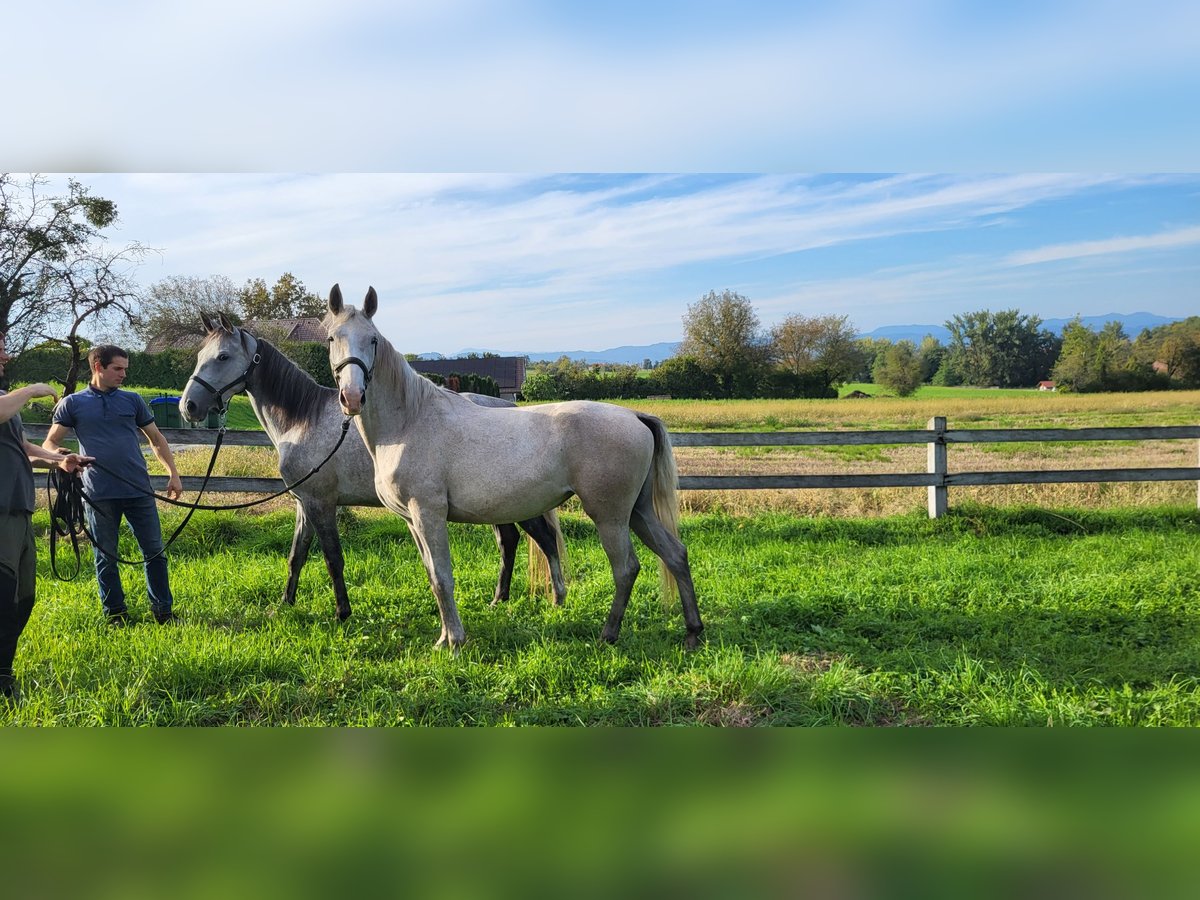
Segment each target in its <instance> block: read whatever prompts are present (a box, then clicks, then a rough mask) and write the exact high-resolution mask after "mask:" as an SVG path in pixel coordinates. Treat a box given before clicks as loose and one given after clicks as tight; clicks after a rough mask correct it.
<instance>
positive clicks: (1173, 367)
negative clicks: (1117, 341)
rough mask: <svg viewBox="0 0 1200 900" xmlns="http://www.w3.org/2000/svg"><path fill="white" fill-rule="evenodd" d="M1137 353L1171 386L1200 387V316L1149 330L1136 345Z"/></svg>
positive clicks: (1144, 365) (1140, 360)
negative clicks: (1171, 384) (1172, 384)
mask: <svg viewBox="0 0 1200 900" xmlns="http://www.w3.org/2000/svg"><path fill="white" fill-rule="evenodd" d="M1133 353H1134V356H1135V358H1136V359H1137V360H1138V362H1139V363H1140V364H1141V365H1142V366H1143V367H1148V368H1151V369H1154V370H1157V371H1160V372H1161V373H1162V374H1163V375H1164V376H1165V377H1166V378H1167V379H1168V380H1169V382H1170V383H1174V384H1179V385H1181V386H1184V387H1200V316H1190V317H1189V318H1187V319H1184V320H1183V321H1181V322H1171V323H1170V324H1168V325H1160V326H1158V327H1157V328H1148V329H1146V330H1145V331H1143V332H1142V333H1141V334H1139V335H1138V337H1137V340H1136V341H1134V342H1133Z"/></svg>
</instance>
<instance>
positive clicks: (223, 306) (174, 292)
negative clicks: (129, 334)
mask: <svg viewBox="0 0 1200 900" xmlns="http://www.w3.org/2000/svg"><path fill="white" fill-rule="evenodd" d="M201 312H207V313H209V314H212V313H214V312H224V313H226V314H227V315H229V316H231V317H232V318H233V320H234V321H235V322H239V321H241V319H242V318H243V317H242V315H241V309H240V306H239V302H238V291H237V288H235V287H234V285H233V282H232V281H231V280H230V279H228V278H226V277H225V276H224V275H210V276H209V277H208V278H195V277H192V276H187V275H172V276H170V277H169V278H164V279H162V280H161V281H157V282H155V283H154V284H152V285H151V286H150V289H149V291H147V293H146V296H145V297H143V298H142V304H141V308H140V310H139V311H138V315H137V320H136V321H135V323H134V326H133V330H134V333H135V334H136V335H137V336H138V338H139V339H140V340H141V341H142V343H143V344H146V343H147V342H149V341H150V340H152V339H155V338H158V339H160V340H163V341H166V342H167V343H168V344H170V343H172V342H174V341H176V340H177V339H178V338H180V337H183V336H184V335H188V334H196V335H202V334H204V326H203V325H202V324H201V323H200V313H201Z"/></svg>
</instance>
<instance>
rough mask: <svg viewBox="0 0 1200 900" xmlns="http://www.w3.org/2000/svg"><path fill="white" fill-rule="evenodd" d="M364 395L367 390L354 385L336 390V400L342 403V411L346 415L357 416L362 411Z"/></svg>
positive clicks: (365, 395)
mask: <svg viewBox="0 0 1200 900" xmlns="http://www.w3.org/2000/svg"><path fill="white" fill-rule="evenodd" d="M366 397H367V392H366V391H364V390H362V388H359V387H355V386H354V385H350V386H348V387H344V388H342V389H341V390H340V391H338V402H339V403H340V404H341V405H342V412H344V413H345V414H346V415H348V416H357V415H359V414H360V413H361V412H362V405H363V401H364V400H365V399H366Z"/></svg>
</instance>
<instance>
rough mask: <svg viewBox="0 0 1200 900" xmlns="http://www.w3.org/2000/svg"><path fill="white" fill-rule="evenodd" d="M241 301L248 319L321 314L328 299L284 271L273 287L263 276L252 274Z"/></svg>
mask: <svg viewBox="0 0 1200 900" xmlns="http://www.w3.org/2000/svg"><path fill="white" fill-rule="evenodd" d="M238 302H239V305H240V307H241V311H242V314H243V315H244V316H245V317H246V319H247V321H255V322H265V321H268V320H270V319H296V318H303V317H314V318H320V317H321V316H323V315H324V314H325V301H324V300H322V299H321V298H320V297H318V296H317V295H316V294H314V293H312V292H311V291H309V290H308V288H306V287H305V286H304V282H302V281H301V280H300V279H299V278H297V277H296V276H295V275H293V274H292V273H291V272H284V273H283V274H282V275H280V276H279V280H278V281H276V282H275V284H273V285H272V286H271V287H270V288H268V287H267V283H266V282H265V281H263V280H262V279H261V278H250V279H247V280H246V284H245V285H244V286H243V287H242V289H241V290H240V291H238Z"/></svg>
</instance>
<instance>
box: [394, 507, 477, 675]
mask: <svg viewBox="0 0 1200 900" xmlns="http://www.w3.org/2000/svg"><path fill="white" fill-rule="evenodd" d="M408 511H409V515H410V516H411V517H412V518H411V520H410V521H409V525H408V527H409V529H410V530H411V531H412V534H413V540H415V541H416V544H417V547H418V549H419V550H420V551H421V561H422V562H423V563H425V571H426V573H428V575H429V586H430V587H431V588H433V596H434V598H435V599H436V600H437V605H438V614H439V615H440V616H441V619H442V634H441V637H439V638H438V640H437V643H436V644H434V646H435V647H449V648H450V649H451V650H452V651H453V652H454V653H455V654H457V653H458V651H459V648H460V647H462V645H463V644H464V643H465V642H466V640H467V634H466V631H465V630H464V629H463V624H462V620H461V619H459V617H458V607H457V606H456V605H455V603H454V572H453V568H452V565H451V561H450V533H449V530H448V529H447V527H446V512H445V510H444V509H441V510H430V509H428V508H421V507H417V506H416V505H414V504H410V505H409V507H408Z"/></svg>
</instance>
